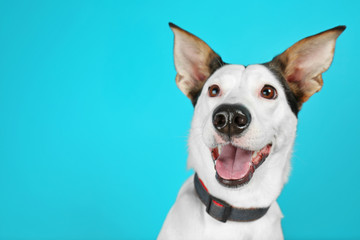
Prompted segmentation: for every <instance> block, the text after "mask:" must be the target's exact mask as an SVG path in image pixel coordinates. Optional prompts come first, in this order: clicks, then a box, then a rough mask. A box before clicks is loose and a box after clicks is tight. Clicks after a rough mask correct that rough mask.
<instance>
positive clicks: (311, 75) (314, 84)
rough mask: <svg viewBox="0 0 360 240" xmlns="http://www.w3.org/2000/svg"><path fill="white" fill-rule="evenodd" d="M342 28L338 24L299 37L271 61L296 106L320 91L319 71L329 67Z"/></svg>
mask: <svg viewBox="0 0 360 240" xmlns="http://www.w3.org/2000/svg"><path fill="white" fill-rule="evenodd" d="M344 30H345V26H338V27H335V28H332V29H329V30H327V31H324V32H321V33H319V34H316V35H313V36H310V37H307V38H305V39H302V40H300V41H299V42H297V43H295V44H294V45H293V46H291V47H290V48H288V49H287V50H286V51H285V52H283V53H282V54H280V55H278V56H276V57H275V58H274V59H273V60H272V61H271V62H270V65H272V66H275V67H276V68H277V69H278V70H280V72H281V73H282V75H283V77H284V78H285V79H286V81H287V82H288V84H289V86H290V89H291V91H292V92H293V93H294V95H295V97H296V99H297V101H298V108H299V109H300V108H301V106H302V104H303V103H304V102H306V101H307V100H308V99H309V98H310V97H311V96H312V95H313V94H314V93H316V92H318V91H320V89H321V87H322V85H323V80H322V76H321V74H322V73H323V72H325V71H326V70H327V69H328V68H329V67H330V64H331V62H332V59H333V56H334V50H335V42H336V39H337V37H338V36H339V35H340V34H341V33H342V32H343V31H344Z"/></svg>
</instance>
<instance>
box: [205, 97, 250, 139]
mask: <svg viewBox="0 0 360 240" xmlns="http://www.w3.org/2000/svg"><path fill="white" fill-rule="evenodd" d="M250 122H251V115H250V112H249V110H247V108H246V107H245V106H243V105H240V104H221V105H219V106H218V107H217V108H216V109H215V110H214V112H213V116H212V123H213V125H214V127H215V129H216V130H217V131H218V132H219V133H222V134H225V135H227V136H229V137H232V136H237V135H240V134H241V133H242V132H244V130H245V129H246V128H247V127H248V126H249V124H250Z"/></svg>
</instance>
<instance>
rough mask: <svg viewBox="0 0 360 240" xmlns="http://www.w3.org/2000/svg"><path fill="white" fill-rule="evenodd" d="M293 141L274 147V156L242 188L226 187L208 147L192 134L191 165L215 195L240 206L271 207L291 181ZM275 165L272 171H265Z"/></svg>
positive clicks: (189, 166)
mask: <svg viewBox="0 0 360 240" xmlns="http://www.w3.org/2000/svg"><path fill="white" fill-rule="evenodd" d="M293 140H294V138H293V139H292V140H291V141H290V142H289V141H288V142H287V144H286V146H281V147H280V146H279V147H276V146H275V147H274V150H273V153H272V156H271V159H267V160H266V161H265V162H264V163H263V164H262V166H260V167H259V168H258V169H257V171H256V172H255V174H254V176H253V178H252V179H251V180H250V182H249V183H248V184H246V185H244V186H240V187H238V188H228V187H224V186H222V185H221V184H220V183H219V182H218V181H217V180H216V178H215V170H214V164H213V162H212V160H211V154H210V151H209V149H208V148H207V146H205V144H203V142H202V141H201V140H200V139H199V137H197V135H196V134H192V133H190V137H189V156H188V168H193V169H194V170H195V172H197V174H198V175H199V177H200V178H201V179H202V181H203V182H204V184H205V185H206V187H207V189H208V191H209V193H210V194H212V195H213V196H215V197H217V198H220V199H222V200H224V201H226V202H227V203H229V204H231V205H233V206H236V207H239V208H254V207H255V208H263V207H268V206H270V205H271V204H272V203H273V202H275V201H276V199H277V197H278V196H279V195H280V192H281V190H282V188H283V186H284V184H285V183H286V182H287V179H288V175H289V172H290V158H291V154H292V148H293ZM266 168H271V169H272V171H265V169H266Z"/></svg>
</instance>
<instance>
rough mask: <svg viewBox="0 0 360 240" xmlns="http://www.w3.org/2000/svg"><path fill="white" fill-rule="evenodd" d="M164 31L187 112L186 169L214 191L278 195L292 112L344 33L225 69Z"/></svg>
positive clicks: (315, 86)
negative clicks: (191, 115) (261, 61)
mask: <svg viewBox="0 0 360 240" xmlns="http://www.w3.org/2000/svg"><path fill="white" fill-rule="evenodd" d="M170 26H171V28H172V30H173V32H174V34H175V46H174V56H175V67H176V70H177V76H176V82H177V85H178V87H179V88H180V89H181V90H182V92H183V93H184V94H185V95H186V96H188V97H189V98H190V100H191V101H192V103H193V105H194V107H195V111H194V118H193V122H192V127H191V131H190V138H189V154H190V156H189V165H190V167H193V168H194V169H195V171H196V172H197V173H198V174H199V176H200V178H202V179H203V181H204V182H205V183H206V185H210V186H211V187H212V188H216V189H220V190H219V191H218V193H221V192H224V191H227V190H226V189H228V190H230V189H231V190H232V192H233V190H234V189H236V190H239V189H240V190H241V191H244V189H249V188H250V189H251V190H249V191H256V190H257V189H261V191H265V192H266V191H271V190H272V188H273V190H274V191H272V192H275V193H279V192H280V190H281V188H282V185H283V183H284V182H285V181H286V179H287V175H288V172H289V159H290V156H291V151H292V150H291V149H292V146H293V142H294V138H295V134H296V125H297V114H298V111H299V110H300V108H301V106H302V104H303V103H304V102H305V101H307V100H308V99H309V97H310V96H311V95H313V94H314V93H315V92H317V91H319V90H320V89H321V87H322V84H323V82H322V77H321V74H322V73H323V72H324V71H326V70H327V69H328V67H329V66H330V64H331V61H332V58H333V53H334V47H335V41H336V39H337V37H338V36H339V35H340V34H341V32H342V31H343V30H344V29H345V27H337V28H333V29H330V30H328V31H325V32H323V33H320V34H318V35H315V36H311V37H309V38H306V39H303V40H301V41H299V42H298V43H296V44H294V45H293V46H292V47H290V48H289V49H287V50H286V51H285V52H284V53H282V54H280V55H278V56H277V57H275V58H274V59H273V60H272V61H271V62H268V63H265V64H258V65H249V66H243V65H232V64H231V65H230V64H225V63H224V62H223V61H222V59H221V58H220V56H219V55H217V54H216V53H215V52H214V51H213V50H212V49H211V48H210V47H209V46H208V45H207V44H206V43H205V42H203V41H202V40H200V39H199V38H197V37H195V36H194V35H192V34H190V33H188V32H186V31H184V30H182V29H180V28H179V27H177V26H175V25H173V24H170ZM221 189H225V190H221ZM240 190H239V191H240Z"/></svg>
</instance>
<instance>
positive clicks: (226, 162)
mask: <svg viewBox="0 0 360 240" xmlns="http://www.w3.org/2000/svg"><path fill="white" fill-rule="evenodd" d="M251 155H252V152H251V151H246V150H243V149H241V148H236V147H234V146H232V145H231V144H228V145H226V146H224V147H223V149H222V152H221V155H220V157H219V159H218V160H217V161H216V166H215V168H216V171H217V173H218V174H219V176H220V177H221V178H223V179H228V180H236V179H241V178H243V177H245V176H246V174H247V173H248V172H249V171H250V166H251Z"/></svg>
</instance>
